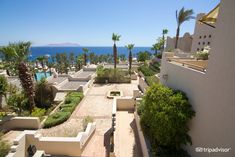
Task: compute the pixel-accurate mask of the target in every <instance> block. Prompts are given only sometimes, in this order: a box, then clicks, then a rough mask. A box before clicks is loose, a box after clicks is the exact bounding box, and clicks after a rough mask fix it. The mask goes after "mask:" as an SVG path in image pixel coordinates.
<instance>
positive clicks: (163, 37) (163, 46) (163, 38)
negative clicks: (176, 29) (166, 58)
mask: <svg viewBox="0 0 235 157" xmlns="http://www.w3.org/2000/svg"><path fill="white" fill-rule="evenodd" d="M162 40H163V45H162V52H163V51H164V48H165V35H164V33H163V35H162Z"/></svg>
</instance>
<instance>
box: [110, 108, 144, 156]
mask: <svg viewBox="0 0 235 157" xmlns="http://www.w3.org/2000/svg"><path fill="white" fill-rule="evenodd" d="M136 136H137V132H136V125H135V121H134V114H133V113H132V112H128V111H118V112H117V113H116V131H115V139H114V141H115V142H114V143H115V145H114V150H115V155H116V157H141V152H140V148H139V147H140V144H139V141H137V139H138V138H135V137H136Z"/></svg>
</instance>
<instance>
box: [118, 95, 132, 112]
mask: <svg viewBox="0 0 235 157" xmlns="http://www.w3.org/2000/svg"><path fill="white" fill-rule="evenodd" d="M116 105H117V110H125V111H126V110H134V106H135V101H134V99H132V97H121V98H117V99H116Z"/></svg>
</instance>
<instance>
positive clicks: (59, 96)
mask: <svg viewBox="0 0 235 157" xmlns="http://www.w3.org/2000/svg"><path fill="white" fill-rule="evenodd" d="M66 95H67V93H66V92H58V93H56V95H55V98H54V101H63V100H64V99H65V97H66Z"/></svg>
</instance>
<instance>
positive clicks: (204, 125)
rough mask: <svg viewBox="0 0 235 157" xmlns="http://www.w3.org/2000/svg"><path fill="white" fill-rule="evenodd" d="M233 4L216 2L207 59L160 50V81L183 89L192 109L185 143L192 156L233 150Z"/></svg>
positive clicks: (229, 156)
mask: <svg viewBox="0 0 235 157" xmlns="http://www.w3.org/2000/svg"><path fill="white" fill-rule="evenodd" d="M234 6H235V1H234V0H222V1H221V3H220V6H219V7H220V10H219V15H218V17H217V21H216V23H215V29H214V31H213V34H212V38H211V42H213V45H212V46H211V53H210V56H209V60H208V61H201V60H199V61H197V60H192V59H185V58H184V59H182V58H179V57H177V56H174V53H172V52H165V53H164V54H163V59H162V68H161V73H160V80H161V83H162V84H164V85H166V86H168V87H171V88H173V89H178V90H181V91H183V92H185V93H186V94H187V96H188V98H189V101H190V103H191V104H192V106H193V109H194V110H195V112H196V116H195V117H194V118H193V120H192V121H191V123H190V136H191V138H192V146H188V147H187V150H188V151H189V153H190V154H191V156H193V157H194V156H195V157H206V156H213V157H221V156H223V157H233V156H234V154H235V151H234V148H235V140H234V137H235V127H234V125H233V124H232V123H231V121H232V120H233V119H235V114H234V112H235V107H234V103H235V97H234V93H235V84H234V77H235V70H234V68H233V67H234V58H235V53H234V36H235V31H234V27H235V16H234V15H235V9H234ZM197 29H198V28H196V30H197ZM203 35H204V34H201V36H202V38H203V37H204V36H203ZM205 35H210V33H209V34H205ZM201 148H202V149H201ZM209 149H210V151H212V152H210V153H209ZM213 151H214V152H213ZM212 153H213V154H212Z"/></svg>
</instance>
